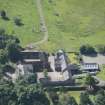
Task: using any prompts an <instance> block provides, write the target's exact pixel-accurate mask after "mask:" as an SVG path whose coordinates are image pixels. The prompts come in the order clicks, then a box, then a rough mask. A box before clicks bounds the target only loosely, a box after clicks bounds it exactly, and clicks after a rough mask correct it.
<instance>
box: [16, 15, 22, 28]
mask: <svg viewBox="0 0 105 105" xmlns="http://www.w3.org/2000/svg"><path fill="white" fill-rule="evenodd" d="M14 22H15V24H16V25H17V26H21V25H23V24H22V20H21V19H20V18H17V17H16V18H15V19H14Z"/></svg>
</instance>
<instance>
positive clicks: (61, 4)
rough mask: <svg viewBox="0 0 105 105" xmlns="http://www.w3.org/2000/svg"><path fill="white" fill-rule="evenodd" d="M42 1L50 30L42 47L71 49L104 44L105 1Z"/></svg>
mask: <svg viewBox="0 0 105 105" xmlns="http://www.w3.org/2000/svg"><path fill="white" fill-rule="evenodd" d="M42 4H43V8H44V14H45V18H46V23H47V27H48V30H49V41H48V42H46V43H45V44H44V45H43V46H44V49H48V50H52V51H54V50H55V49H59V48H63V49H66V50H67V51H70V50H78V48H79V47H80V45H82V44H91V45H93V46H96V45H99V44H105V0H88V1H86V0H43V3H42ZM43 46H41V47H42V48H43Z"/></svg>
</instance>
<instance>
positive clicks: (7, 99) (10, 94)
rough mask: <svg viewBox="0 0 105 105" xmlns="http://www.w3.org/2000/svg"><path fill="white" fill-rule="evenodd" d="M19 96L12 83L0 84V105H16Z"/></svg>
mask: <svg viewBox="0 0 105 105" xmlns="http://www.w3.org/2000/svg"><path fill="white" fill-rule="evenodd" d="M16 101H17V95H16V92H15V91H14V85H13V84H12V83H4V82H3V84H1V83H0V105H7V103H8V105H11V104H9V103H14V105H16Z"/></svg>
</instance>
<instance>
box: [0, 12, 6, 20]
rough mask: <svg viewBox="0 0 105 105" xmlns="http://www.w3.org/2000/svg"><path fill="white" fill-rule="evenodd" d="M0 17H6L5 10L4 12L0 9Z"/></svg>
mask: <svg viewBox="0 0 105 105" xmlns="http://www.w3.org/2000/svg"><path fill="white" fill-rule="evenodd" d="M1 17H2V18H3V19H5V18H6V12H5V11H4V10H2V11H1Z"/></svg>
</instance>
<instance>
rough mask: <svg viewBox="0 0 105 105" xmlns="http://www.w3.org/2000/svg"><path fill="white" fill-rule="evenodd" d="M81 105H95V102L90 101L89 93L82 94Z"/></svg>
mask: <svg viewBox="0 0 105 105" xmlns="http://www.w3.org/2000/svg"><path fill="white" fill-rule="evenodd" d="M80 105H93V102H92V101H91V100H90V98H89V95H88V93H86V92H84V93H81V95H80Z"/></svg>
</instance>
